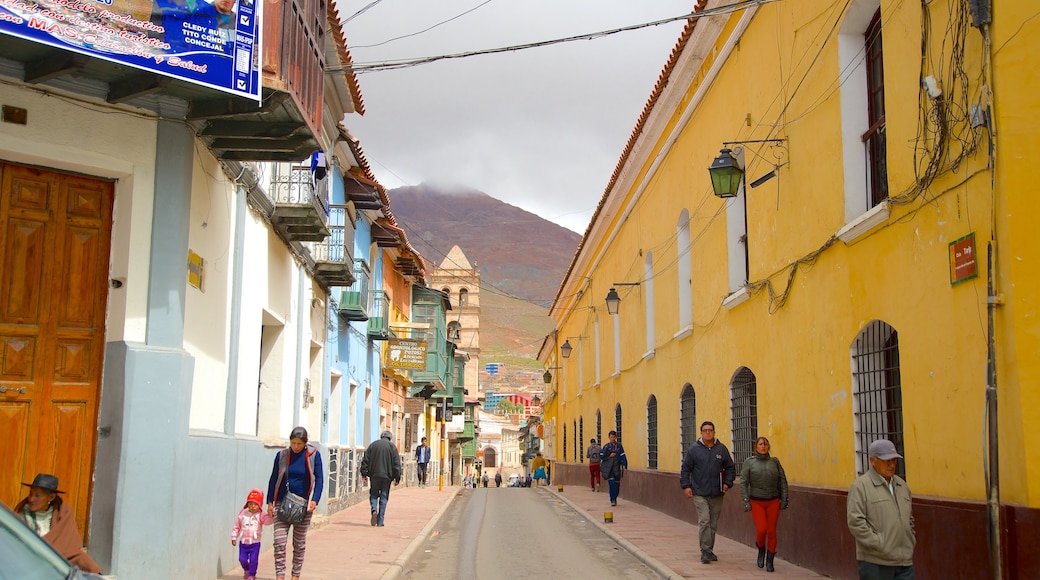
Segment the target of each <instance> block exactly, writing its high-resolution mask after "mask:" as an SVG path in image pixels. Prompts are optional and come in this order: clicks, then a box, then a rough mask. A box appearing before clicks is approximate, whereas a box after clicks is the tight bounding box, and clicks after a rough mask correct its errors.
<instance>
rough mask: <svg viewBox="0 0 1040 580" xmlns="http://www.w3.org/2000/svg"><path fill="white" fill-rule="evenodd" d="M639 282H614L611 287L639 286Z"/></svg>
mask: <svg viewBox="0 0 1040 580" xmlns="http://www.w3.org/2000/svg"><path fill="white" fill-rule="evenodd" d="M639 284H640V282H614V283H613V284H611V286H639Z"/></svg>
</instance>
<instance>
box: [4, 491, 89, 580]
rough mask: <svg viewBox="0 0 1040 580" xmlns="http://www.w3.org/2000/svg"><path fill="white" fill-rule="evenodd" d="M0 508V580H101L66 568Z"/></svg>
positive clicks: (61, 561)
mask: <svg viewBox="0 0 1040 580" xmlns="http://www.w3.org/2000/svg"><path fill="white" fill-rule="evenodd" d="M0 507H2V508H3V509H0V555H2V556H3V558H2V560H3V565H2V566H0V580H25V579H27V578H32V579H33V580H103V578H102V577H101V576H98V575H96V574H88V573H87V572H83V571H82V570H80V569H79V568H77V567H75V566H73V565H71V564H69V563H68V561H67V560H65V558H62V557H61V554H59V553H57V552H55V551H54V548H51V546H50V544H48V543H47V542H45V541H44V540H43V538H41V537H40V536H37V535H36V533H35V532H33V531H32V530H30V529H29V528H28V526H26V525H25V524H23V523H22V521H21V520H19V519H18V516H16V515H15V513H14V512H12V511H11V510H10V509H9V508H8V507H7V506H5V505H3V504H0Z"/></svg>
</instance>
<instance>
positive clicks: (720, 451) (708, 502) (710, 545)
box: [679, 421, 736, 564]
mask: <svg viewBox="0 0 1040 580" xmlns="http://www.w3.org/2000/svg"><path fill="white" fill-rule="evenodd" d="M735 478H736V467H735V466H734V465H733V458H732V457H730V454H729V449H726V446H725V445H723V444H722V442H720V441H719V440H718V439H716V438H715V424H714V423H712V422H711V421H705V422H703V423H701V438H700V439H698V440H697V442H696V443H694V444H693V445H692V446H691V447H690V448H689V449H688V450H687V451H686V456H685V457H683V462H682V470H681V471H680V473H679V485H680V486H681V487H682V488H683V490H684V491H685V493H686V497H689V498H693V505H694V506H695V507H696V508H697V525H698V526H699V527H700V545H701V562H702V563H704V564H707V563H709V562H715V561H717V560H718V557H716V556H715V552H714V549H715V531H716V530H717V529H718V527H719V514H720V513H722V499H723V496H724V494H725V493H726V492H727V491H729V488H731V487H733V480H734V479H735Z"/></svg>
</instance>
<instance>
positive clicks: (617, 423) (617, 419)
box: [614, 403, 621, 442]
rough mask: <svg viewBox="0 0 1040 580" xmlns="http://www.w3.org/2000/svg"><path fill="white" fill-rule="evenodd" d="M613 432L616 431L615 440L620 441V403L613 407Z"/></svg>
mask: <svg viewBox="0 0 1040 580" xmlns="http://www.w3.org/2000/svg"><path fill="white" fill-rule="evenodd" d="M614 430H615V431H617V440H618V441H619V442H620V441H621V403H618V404H617V406H616V407H614Z"/></svg>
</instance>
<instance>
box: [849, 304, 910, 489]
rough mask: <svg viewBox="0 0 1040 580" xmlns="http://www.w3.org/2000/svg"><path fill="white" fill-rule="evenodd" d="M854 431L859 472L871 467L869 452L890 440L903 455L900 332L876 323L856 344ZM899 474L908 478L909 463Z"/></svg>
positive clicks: (853, 344)
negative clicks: (878, 444)
mask: <svg viewBox="0 0 1040 580" xmlns="http://www.w3.org/2000/svg"><path fill="white" fill-rule="evenodd" d="M851 354H852V429H853V432H854V434H855V438H856V472H857V473H860V474H862V473H866V471H867V469H868V468H869V467H870V461H869V460H868V458H867V450H868V449H869V448H870V444H871V443H873V442H874V441H876V440H878V439H888V440H889V441H891V442H892V443H894V444H895V446H896V451H898V452H899V454H900V455H903V443H904V439H903V390H902V383H901V381H900V377H899V333H897V332H896V330H895V329H894V328H892V327H891V326H889V325H888V324H886V323H884V322H882V321H880V320H874V321H872V322H870V323H868V324H867V325H866V326H865V327H863V330H861V331H860V333H859V335H858V336H857V337H856V340H855V341H854V342H853V343H852V349H851ZM896 473H897V474H898V475H899V476H900V477H902V478H904V479H906V464H905V460H904V461H900V462H899V463H898V465H897V467H896Z"/></svg>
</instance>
